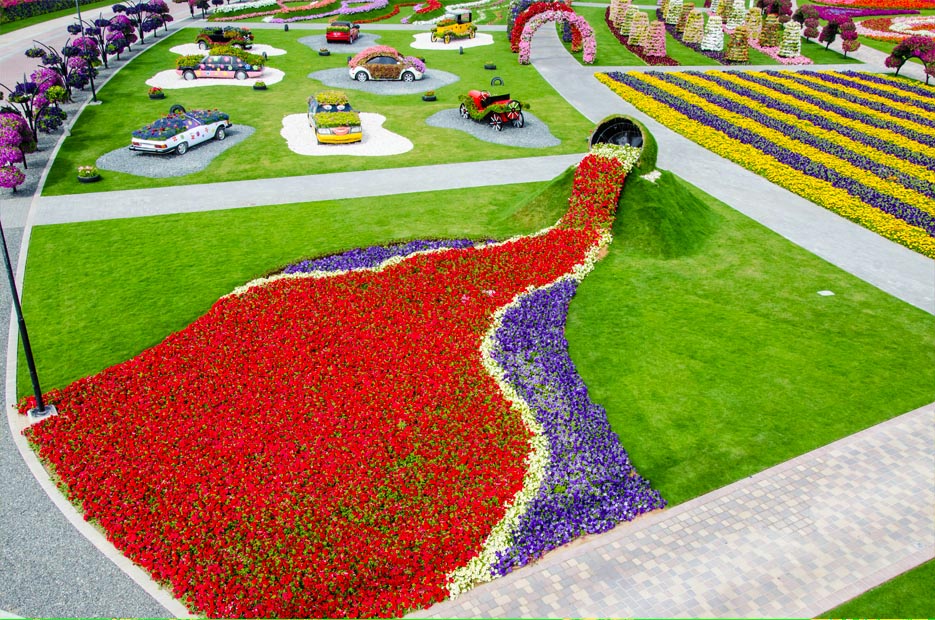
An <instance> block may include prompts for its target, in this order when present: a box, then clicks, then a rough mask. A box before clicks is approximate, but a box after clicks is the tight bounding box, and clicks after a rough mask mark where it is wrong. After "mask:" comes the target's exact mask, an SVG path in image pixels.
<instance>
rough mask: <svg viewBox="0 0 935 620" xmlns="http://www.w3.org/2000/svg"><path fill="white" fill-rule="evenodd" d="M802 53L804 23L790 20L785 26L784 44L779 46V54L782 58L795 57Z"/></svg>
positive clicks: (783, 33)
mask: <svg viewBox="0 0 935 620" xmlns="http://www.w3.org/2000/svg"><path fill="white" fill-rule="evenodd" d="M801 55H802V25H801V24H799V22H797V21H795V20H789V21H787V22H786V23H785V25H784V26H783V31H782V45H780V47H779V56H780V57H782V58H795V57H797V56H801Z"/></svg>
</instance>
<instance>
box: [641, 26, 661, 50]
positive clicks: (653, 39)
mask: <svg viewBox="0 0 935 620" xmlns="http://www.w3.org/2000/svg"><path fill="white" fill-rule="evenodd" d="M643 53H644V54H646V55H647V56H665V55H666V25H665V24H664V23H662V22H660V21H655V22H653V23H652V24H650V25H649V43H648V45H645V46H643Z"/></svg>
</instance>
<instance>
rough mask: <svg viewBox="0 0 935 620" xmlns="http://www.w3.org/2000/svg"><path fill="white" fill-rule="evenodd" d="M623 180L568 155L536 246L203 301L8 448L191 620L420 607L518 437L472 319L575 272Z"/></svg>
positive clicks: (516, 459) (479, 522) (515, 473)
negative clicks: (552, 220)
mask: <svg viewBox="0 0 935 620" xmlns="http://www.w3.org/2000/svg"><path fill="white" fill-rule="evenodd" d="M615 170H616V172H615ZM622 180H623V176H622V173H621V172H620V167H619V166H618V165H616V162H613V161H612V160H606V159H599V158H594V157H593V156H588V157H586V158H585V159H584V160H583V161H582V164H581V166H580V168H579V171H578V174H577V176H576V182H575V186H574V194H573V195H572V197H571V200H570V210H569V214H568V216H566V218H565V220H564V225H563V226H561V227H556V228H554V229H552V230H551V231H549V232H547V233H545V234H542V235H539V236H535V237H526V238H520V239H517V240H513V241H509V242H506V243H503V244H500V245H495V246H487V247H483V248H473V247H470V248H466V249H448V250H444V251H439V252H434V253H428V254H421V255H416V256H413V257H410V258H408V259H406V260H404V261H402V262H400V263H398V264H395V265H392V266H390V267H387V268H385V269H384V270H382V271H353V272H347V273H344V274H338V275H335V276H333V277H325V278H314V277H300V278H283V279H274V280H272V281H269V282H266V283H263V284H260V285H256V286H253V287H251V288H249V289H247V290H246V291H245V292H242V293H240V294H238V295H231V296H228V297H225V298H222V299H221V300H219V301H218V302H217V303H216V304H215V305H214V306H213V307H212V308H211V309H210V310H209V311H208V312H207V314H205V315H204V316H203V317H201V318H199V319H198V320H196V321H195V322H194V323H192V324H191V325H190V326H188V327H187V328H185V329H184V330H182V331H180V332H177V333H175V334H172V335H171V336H169V337H168V338H166V340H165V341H163V342H162V343H160V344H159V345H157V346H155V347H153V348H151V349H148V350H146V351H144V352H142V353H140V354H139V355H138V356H137V357H135V358H133V359H131V360H129V361H127V362H124V363H122V364H118V365H116V366H113V367H111V368H108V369H106V370H104V371H102V372H101V373H99V374H97V375H95V376H92V377H87V378H84V379H81V380H79V381H77V382H75V383H73V384H71V385H69V386H67V387H66V388H64V389H62V390H58V391H55V393H54V394H53V393H50V394H49V397H50V401H54V402H55V403H56V404H57V406H58V408H59V411H60V412H61V413H60V415H58V416H57V417H54V418H50V419H47V420H45V421H43V422H40V423H39V424H37V425H35V426H32V427H31V428H29V429H28V430H27V431H26V432H27V434H28V436H29V438H30V440H31V441H32V442H33V443H34V445H35V446H36V449H37V450H38V452H39V454H40V457H41V458H42V459H43V460H44V461H45V462H46V463H47V464H49V465H50V466H51V468H52V469H54V471H55V473H56V475H57V476H58V477H59V478H60V479H61V480H62V481H63V482H64V483H65V484H66V485H67V488H68V495H69V497H70V499H71V500H72V501H73V502H75V503H76V504H78V505H79V506H81V507H82V508H83V510H84V512H85V518H86V519H88V520H94V521H96V522H97V523H98V524H99V525H100V526H101V527H102V528H103V530H104V531H105V532H106V534H107V536H108V538H109V539H110V540H111V541H112V542H113V543H114V545H116V546H117V548H119V549H120V550H121V551H122V552H123V553H125V554H126V555H127V556H128V557H129V558H131V559H132V560H133V561H135V562H137V563H138V564H140V565H141V566H143V567H144V568H145V569H146V570H147V571H149V572H150V573H151V574H152V575H153V577H154V578H155V579H156V580H158V581H160V582H163V583H166V584H167V585H168V586H169V587H170V588H171V589H172V590H173V591H174V593H175V595H176V596H177V597H178V598H180V599H181V600H183V601H185V602H186V603H187V604H188V605H189V606H190V608H191V609H192V610H194V611H196V612H198V613H203V614H207V615H209V616H250V617H263V616H279V617H307V616H318V617H337V616H351V617H358V616H399V615H402V614H404V613H406V612H407V611H408V610H411V609H414V608H419V607H423V606H427V605H429V604H431V603H433V602H435V601H439V600H441V599H443V598H444V597H445V595H446V585H447V582H446V580H447V574H448V573H450V572H451V571H453V570H454V569H456V568H458V567H460V566H462V565H464V564H465V563H466V562H467V561H468V560H470V559H471V558H472V557H473V556H474V555H476V554H477V552H478V551H479V550H480V548H481V545H482V543H483V541H484V540H485V538H486V537H487V535H488V534H489V532H490V530H491V528H492V527H493V525H494V524H495V523H497V522H498V521H499V520H500V519H501V518H502V517H503V515H504V503H505V502H509V501H510V500H512V498H513V497H514V495H515V494H516V493H517V492H518V491H519V490H520V488H521V487H522V483H523V476H524V474H525V458H526V456H527V453H528V452H529V444H528V439H529V432H528V430H527V429H526V428H525V427H524V426H523V424H522V421H521V420H520V419H519V418H518V416H516V415H514V414H513V413H512V411H511V409H510V405H509V403H508V402H506V401H505V400H504V398H503V397H502V395H501V393H500V391H499V389H498V388H497V385H496V383H495V382H494V380H493V379H492V378H491V377H490V376H489V375H488V374H487V373H486V372H485V370H484V368H483V365H482V363H481V359H480V355H479V353H478V350H479V346H480V343H481V341H482V339H483V337H484V334H485V332H486V331H487V330H488V329H489V327H490V322H491V317H492V315H493V313H494V312H495V311H496V310H497V309H498V308H499V307H501V306H503V305H504V304H506V303H508V302H510V301H511V300H512V299H513V298H514V297H515V296H516V295H517V294H519V293H521V292H523V291H525V290H526V289H527V287H530V286H534V287H538V286H542V285H545V284H547V283H549V282H552V281H554V280H555V279H556V278H558V277H559V276H561V275H563V274H566V273H568V272H569V271H570V270H572V269H573V268H574V266H575V265H576V264H579V263H580V262H581V261H582V260H583V259H584V257H585V255H586V253H587V252H588V250H589V249H590V248H591V247H593V244H594V243H595V242H597V240H598V232H597V231H596V230H595V229H596V227H597V226H604V225H606V224H608V223H609V222H610V220H611V219H612V217H613V211H614V208H615V207H616V196H617V193H618V192H619V189H620V183H622ZM30 400H32V399H29V400H27V401H24V402H23V403H22V404H21V408H22V409H23V410H25V409H26V408H28V407H29V406H30V402H29V401H30Z"/></svg>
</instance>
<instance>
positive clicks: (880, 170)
mask: <svg viewBox="0 0 935 620" xmlns="http://www.w3.org/2000/svg"><path fill="white" fill-rule="evenodd" d="M689 73H690V74H691V75H696V76H700V77H705V76H704V75H703V74H700V73H697V72H694V71H692V72H689ZM664 79H665V80H666V81H667V82H669V83H671V84H675V85H676V86H678V87H679V88H684V89H685V90H687V91H688V92H690V93H693V94H695V95H698V96H699V97H701V98H702V99H705V100H707V101H709V102H710V103H713V104H714V105H716V106H718V107H720V108H723V109H725V110H730V111H731V112H734V113H736V114H742V115H743V116H745V117H747V118H749V119H750V120H752V121H754V122H756V123H758V124H760V125H763V126H764V127H768V128H770V129H773V130H775V131H778V132H780V133H782V134H783V135H785V136H788V137H790V138H792V139H793V140H798V141H799V142H801V143H803V144H807V145H808V146H811V147H814V148H816V149H818V150H820V151H823V152H825V153H829V154H831V155H834V156H835V157H837V158H839V159H843V160H844V161H846V162H848V163H850V164H853V165H854V166H857V167H858V168H861V169H863V170H866V171H867V172H868V173H870V174H873V175H876V176H878V177H880V178H888V177H890V178H893V179H894V180H895V181H896V182H897V183H899V184H900V185H902V186H903V187H906V188H909V189H913V190H915V191H917V192H919V193H920V194H924V195H926V196H928V197H929V198H933V199H935V187H933V185H932V184H931V183H929V182H927V181H923V180H922V179H918V178H916V177H914V176H911V175H908V174H905V173H903V172H902V171H900V170H898V169H896V168H893V167H890V166H886V165H884V164H881V163H879V162H876V161H874V160H872V159H870V158H869V157H866V156H864V155H861V154H860V153H855V152H854V151H852V150H850V149H847V148H845V147H843V146H840V145H837V144H833V143H831V142H829V141H828V140H825V139H824V138H822V137H820V136H816V135H814V134H811V133H808V132H806V131H803V130H802V129H800V128H799V127H797V126H796V125H790V124H789V123H786V122H783V121H780V120H777V119H775V118H772V117H770V116H768V115H766V114H763V113H761V112H758V111H756V110H754V109H752V108H750V107H748V106H746V105H743V104H740V103H737V102H735V101H731V100H730V99H728V98H726V97H723V96H721V95H718V94H716V93H713V92H711V91H710V90H708V89H706V88H702V87H701V86H698V85H696V84H692V83H691V82H688V81H686V80H685V79H683V78H682V77H680V76H679V75H678V74H674V73H667V74H665V75H664ZM750 96H751V98H753V99H754V100H755V101H757V102H758V103H762V104H764V105H766V106H769V107H778V106H776V103H777V102H775V101H774V100H773V99H770V98H769V97H764V96H762V95H757V94H756V93H751V95H750ZM905 206H906V207H909V206H910V205H908V204H907V205H905ZM929 226H930V227H931V230H933V231H935V218H933V219H932V222H931V223H930V224H928V225H927V227H926V229H927V230H929V228H928V227H929Z"/></svg>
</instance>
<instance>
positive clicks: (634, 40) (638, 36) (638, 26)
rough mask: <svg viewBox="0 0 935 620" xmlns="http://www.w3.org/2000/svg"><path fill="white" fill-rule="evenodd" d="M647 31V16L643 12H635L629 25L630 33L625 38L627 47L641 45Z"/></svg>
mask: <svg viewBox="0 0 935 620" xmlns="http://www.w3.org/2000/svg"><path fill="white" fill-rule="evenodd" d="M648 31H649V16H648V15H647V14H646V13H644V12H643V11H637V12H636V15H635V16H634V17H633V23H632V24H630V33H629V35H628V36H627V45H642V43H640V41H643V40H645V38H646V34H647V33H648Z"/></svg>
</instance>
